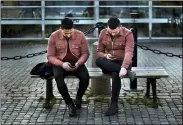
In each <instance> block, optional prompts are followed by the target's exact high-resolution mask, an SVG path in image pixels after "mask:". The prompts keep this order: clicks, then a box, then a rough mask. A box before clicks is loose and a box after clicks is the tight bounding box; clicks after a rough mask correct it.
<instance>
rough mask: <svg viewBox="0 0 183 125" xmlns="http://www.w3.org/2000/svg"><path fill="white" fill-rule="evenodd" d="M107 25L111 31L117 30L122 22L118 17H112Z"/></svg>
mask: <svg viewBox="0 0 183 125" xmlns="http://www.w3.org/2000/svg"><path fill="white" fill-rule="evenodd" d="M107 25H108V26H109V28H110V29H116V28H117V27H118V26H119V25H120V20H119V19H118V18H116V17H111V18H110V19H109V20H108V22H107Z"/></svg>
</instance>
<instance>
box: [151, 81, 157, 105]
mask: <svg viewBox="0 0 183 125" xmlns="http://www.w3.org/2000/svg"><path fill="white" fill-rule="evenodd" d="M151 86H152V93H153V107H154V108H157V107H158V104H157V94H156V79H151Z"/></svg>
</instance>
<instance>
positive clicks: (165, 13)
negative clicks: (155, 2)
mask: <svg viewBox="0 0 183 125" xmlns="http://www.w3.org/2000/svg"><path fill="white" fill-rule="evenodd" d="M152 12H153V14H152V15H153V18H180V17H181V15H182V14H183V13H182V8H174V7H172V8H166V7H164V8H159V7H153V11H152Z"/></svg>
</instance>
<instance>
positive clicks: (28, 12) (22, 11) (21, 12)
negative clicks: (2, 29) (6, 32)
mask: <svg viewBox="0 0 183 125" xmlns="http://www.w3.org/2000/svg"><path fill="white" fill-rule="evenodd" d="M1 18H2V19H13V18H15V19H41V8H40V7H39V8H38V7H36V8H26V7H24V8H2V9H1Z"/></svg>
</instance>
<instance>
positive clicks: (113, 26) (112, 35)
mask: <svg viewBox="0 0 183 125" xmlns="http://www.w3.org/2000/svg"><path fill="white" fill-rule="evenodd" d="M107 24H108V27H107V28H105V29H103V30H102V31H101V33H100V35H99V43H98V46H97V59H96V65H97V66H98V67H99V68H101V69H102V71H103V73H106V74H112V81H113V82H112V97H111V104H110V107H109V109H108V111H107V112H106V113H105V115H107V116H109V115H113V114H115V113H116V112H117V111H118V110H117V101H118V97H119V93H120V89H121V78H123V77H124V76H125V75H130V77H134V76H132V75H133V73H132V72H131V71H130V69H131V63H132V57H133V51H134V38H133V33H132V32H131V31H130V30H128V29H127V28H125V27H122V26H121V25H120V20H119V19H118V18H115V17H111V18H110V19H109V20H108V22H107ZM127 73H128V74H127ZM134 75H135V74H134Z"/></svg>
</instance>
